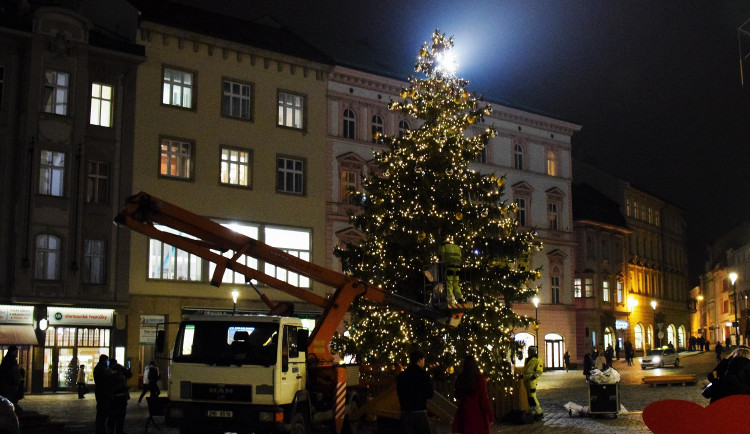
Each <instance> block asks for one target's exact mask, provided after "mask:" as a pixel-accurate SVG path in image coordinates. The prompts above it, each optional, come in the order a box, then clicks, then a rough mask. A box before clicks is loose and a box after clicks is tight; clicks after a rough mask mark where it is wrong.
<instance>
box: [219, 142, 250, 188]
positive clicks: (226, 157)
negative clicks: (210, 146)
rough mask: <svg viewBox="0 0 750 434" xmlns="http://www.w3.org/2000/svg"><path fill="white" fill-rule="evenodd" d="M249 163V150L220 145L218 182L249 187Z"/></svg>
mask: <svg viewBox="0 0 750 434" xmlns="http://www.w3.org/2000/svg"><path fill="white" fill-rule="evenodd" d="M251 165H252V153H251V152H250V151H248V150H243V149H237V148H231V147H228V146H222V147H221V167H220V169H219V170H220V174H219V182H221V183H222V184H227V185H234V186H237V187H251V186H252V185H251V183H250V180H251V179H252V177H251V175H252V172H251Z"/></svg>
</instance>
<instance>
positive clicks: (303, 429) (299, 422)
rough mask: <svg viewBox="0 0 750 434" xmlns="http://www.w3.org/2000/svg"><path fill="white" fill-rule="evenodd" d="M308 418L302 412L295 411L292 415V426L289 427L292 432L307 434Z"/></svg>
mask: <svg viewBox="0 0 750 434" xmlns="http://www.w3.org/2000/svg"><path fill="white" fill-rule="evenodd" d="M307 432H308V428H307V418H306V417H305V415H304V414H302V413H301V412H297V413H294V417H292V426H291V428H290V429H289V433H290V434H307Z"/></svg>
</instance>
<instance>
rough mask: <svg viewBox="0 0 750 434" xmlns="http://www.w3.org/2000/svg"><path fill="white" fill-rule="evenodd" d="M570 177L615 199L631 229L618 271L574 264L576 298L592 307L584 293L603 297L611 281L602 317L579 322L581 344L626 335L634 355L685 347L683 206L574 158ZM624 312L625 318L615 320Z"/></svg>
mask: <svg viewBox="0 0 750 434" xmlns="http://www.w3.org/2000/svg"><path fill="white" fill-rule="evenodd" d="M573 177H574V179H575V182H576V183H586V184H588V185H590V186H593V187H594V188H596V189H597V190H599V191H600V192H601V193H603V194H604V195H605V196H607V197H608V198H609V199H611V200H613V201H614V202H616V203H617V204H618V206H619V211H620V213H621V214H622V216H623V217H624V218H625V224H626V228H627V230H629V231H630V232H629V233H628V234H627V239H626V240H625V241H626V244H625V247H624V248H625V252H624V254H625V256H624V260H625V262H626V265H622V266H621V265H620V263H618V264H615V265H616V267H615V269H616V268H617V267H621V271H620V272H619V274H618V273H614V274H613V272H612V271H611V270H612V269H613V268H608V270H607V273H604V274H603V275H601V274H599V275H597V273H593V272H592V271H593V270H591V269H588V268H578V269H576V279H580V281H581V282H582V285H583V287H582V290H581V291H576V294H578V293H580V294H581V299H582V300H581V301H580V302H579V303H582V304H584V305H586V306H589V305H590V307H591V308H592V309H593V308H594V307H595V306H596V305H597V301H595V300H592V301H589V300H586V299H588V298H593V299H600V300H601V301H602V302H603V303H604V301H603V300H604V298H605V297H610V298H611V297H612V294H613V292H612V291H613V287H612V285H615V286H614V291H615V292H614V294H615V301H614V309H612V310H611V314H609V313H606V311H607V309H605V310H604V311H603V312H601V313H600V318H601V321H599V322H597V321H596V319H593V321H592V320H591V318H592V317H590V320H589V323H588V324H585V325H584V329H583V332H584V337H585V338H587V339H588V340H587V343H586V349H590V348H591V347H594V346H598V345H604V344H605V343H611V344H612V346H613V347H614V346H615V344H616V343H617V342H618V341H620V342H621V345H623V342H622V341H623V340H630V342H631V343H632V344H633V347H634V349H635V351H636V355H639V354H643V353H644V352H645V351H646V350H648V349H651V348H655V347H660V346H662V345H668V344H670V343H671V344H672V345H674V347H675V348H687V346H688V342H687V340H688V338H689V337H690V336H691V333H694V331H693V330H691V329H690V313H689V305H690V298H689V291H690V286H689V284H688V278H687V243H686V234H685V231H686V222H685V217H684V212H683V211H682V210H681V209H680V208H678V207H676V206H674V205H673V204H670V203H669V202H667V201H665V200H664V199H661V198H659V197H657V196H654V195H653V194H651V193H648V192H646V191H644V190H643V189H640V188H637V187H635V186H633V185H632V184H630V183H628V182H626V181H623V180H621V179H618V178H615V177H613V176H611V175H608V174H605V173H603V172H601V171H600V170H598V169H596V168H594V167H592V166H589V165H587V164H585V163H583V162H580V161H577V160H576V161H574V175H573ZM582 241H583V242H584V246H583V247H580V246H579V249H580V248H583V249H584V250H585V249H586V245H588V243H589V241H588V238H586V237H584V238H583V240H582ZM600 246H601V240H599V244H598V245H597V240H596V238H595V237H591V248H592V249H594V248H598V247H600ZM615 250H616V251H618V250H619V249H615ZM583 253H584V254H585V255H587V256H589V255H592V254H590V253H588V252H586V251H584V252H583ZM615 253H616V252H615ZM593 255H594V256H595V255H596V254H593ZM580 264H581V266H585V264H586V263H585V261H581V262H580ZM612 279H614V282H612ZM576 282H578V280H576ZM588 282H590V286H591V290H589V289H588V287H589V283H588ZM605 282H607V287H605V286H604V283H605ZM617 283H622V286H623V288H624V292H623V293H622V297H618V296H617V292H616V291H617V288H618V287H617V286H616V284H617ZM610 316H611V318H610ZM623 317H624V318H626V321H627V324H626V323H623V322H619V323H618V322H617V320H620V321H622V319H623ZM594 318H595V317H594ZM618 324H619V325H618ZM579 327H580V325H579ZM594 332H595V333H594ZM586 333H588V336H586Z"/></svg>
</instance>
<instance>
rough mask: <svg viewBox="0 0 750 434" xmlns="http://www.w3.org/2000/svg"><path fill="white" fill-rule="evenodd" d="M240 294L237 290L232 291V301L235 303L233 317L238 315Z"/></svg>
mask: <svg viewBox="0 0 750 434" xmlns="http://www.w3.org/2000/svg"><path fill="white" fill-rule="evenodd" d="M239 296H240V292H239V291H237V290H236V289H233V290H232V301H233V302H234V309H233V310H232V315H237V298H239Z"/></svg>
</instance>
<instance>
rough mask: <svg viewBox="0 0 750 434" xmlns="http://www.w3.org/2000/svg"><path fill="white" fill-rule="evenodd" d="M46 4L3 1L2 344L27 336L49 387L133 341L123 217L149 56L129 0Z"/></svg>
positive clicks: (34, 367)
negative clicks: (119, 217) (118, 220)
mask: <svg viewBox="0 0 750 434" xmlns="http://www.w3.org/2000/svg"><path fill="white" fill-rule="evenodd" d="M33 3H34V4H33V6H32V5H30V4H29V3H28V2H6V3H5V4H3V7H2V9H0V152H1V155H2V157H1V158H0V179H1V180H2V182H0V203H1V204H2V206H1V207H0V209H2V211H0V219H2V224H1V225H0V243H1V244H2V245H3V246H4V248H3V249H1V250H0V264H1V265H0V298H1V299H2V301H0V303H2V305H1V306H0V345H2V347H3V348H2V349H3V350H4V349H5V347H7V346H8V345H11V344H15V345H19V346H20V347H19V348H20V355H19V362H20V363H21V366H22V367H24V368H25V371H26V377H25V379H24V380H25V384H26V385H27V389H29V390H30V391H34V392H41V391H57V390H70V387H71V385H72V384H74V383H75V373H76V369H77V367H78V365H79V364H82V365H85V366H86V371H87V372H89V373H91V372H92V369H93V367H94V364H95V363H96V362H98V358H99V354H102V353H110V351H112V350H114V349H115V348H119V349H120V353H121V354H122V353H123V350H122V349H124V347H125V344H126V337H125V331H124V330H125V324H126V322H127V318H126V316H125V315H123V314H122V310H121V309H123V308H126V307H127V305H128V299H129V296H128V289H129V287H128V277H129V276H128V275H129V273H128V271H129V267H128V261H127V251H128V250H127V246H128V243H127V238H125V237H123V236H122V234H121V233H120V232H119V231H117V230H116V229H115V228H114V226H113V225H112V217H113V216H114V214H115V213H116V210H117V208H118V207H119V205H120V203H121V202H122V201H123V200H124V198H125V197H127V195H128V194H130V189H131V183H132V179H131V175H132V161H133V139H134V137H133V120H134V117H135V83H136V77H137V68H138V64H140V63H141V62H142V61H143V60H144V57H143V48H142V47H140V46H138V45H136V44H135V43H134V41H133V37H132V33H130V32H121V31H119V30H122V29H123V28H127V25H128V24H131V26H132V25H134V23H135V20H136V11H135V10H134V9H133V8H132V7H131V6H129V5H128V4H127V3H126V2H124V1H112V2H109V3H108V5H107V6H106V7H103V6H102V5H100V4H91V3H87V4H81V2H64V1H63V2H60V1H58V2H43V1H42V2H33ZM3 352H4V351H3ZM71 374H72V375H73V377H74V378H71ZM88 381H89V382H92V381H93V380H92V379H91V376H90V375H89V377H88Z"/></svg>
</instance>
